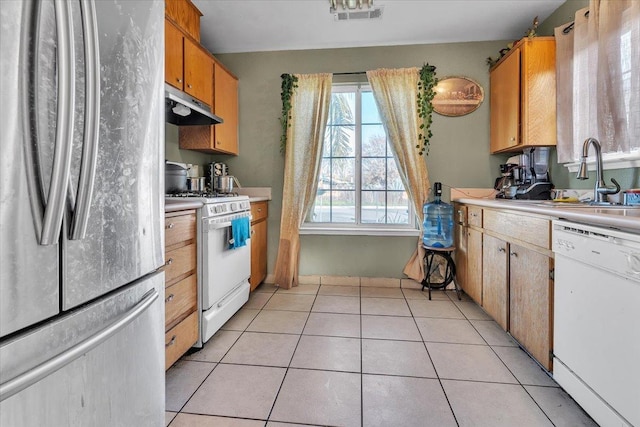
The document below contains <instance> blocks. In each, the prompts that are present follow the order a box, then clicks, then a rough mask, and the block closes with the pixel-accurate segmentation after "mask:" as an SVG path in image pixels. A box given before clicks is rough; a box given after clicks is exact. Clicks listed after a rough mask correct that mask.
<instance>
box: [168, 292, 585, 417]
mask: <svg viewBox="0 0 640 427" xmlns="http://www.w3.org/2000/svg"><path fill="white" fill-rule="evenodd" d="M166 379H167V384H166V409H167V412H166V424H167V425H170V426H171V427H181V426H196V427H198V426H202V427H209V426H216V427H217V426H220V427H244V426H246V427H253V426H263V427H265V426H266V427H293V426H296V425H304V426H366V427H368V426H385V427H387V426H398V427H405V426H421V427H423V426H437V427H440V426H491V427H496V426H509V427H510V426H517V427H528V426H554V425H555V426H572V427H573V426H596V424H595V423H594V422H593V420H591V419H590V418H589V416H588V415H587V414H585V412H584V411H583V410H582V409H581V408H580V407H579V406H578V405H577V404H576V403H575V402H574V401H573V400H572V399H571V397H570V396H568V395H567V394H566V393H565V392H564V391H563V390H562V389H561V388H559V387H558V385H557V384H556V383H555V382H554V381H553V379H551V378H550V377H549V376H548V375H547V374H546V373H545V372H544V371H543V370H542V369H541V368H540V367H539V366H538V365H537V364H536V363H535V362H534V361H533V360H532V359H531V358H530V357H529V356H528V355H527V354H526V353H525V352H524V351H522V350H521V349H520V348H519V347H518V345H517V343H515V342H514V341H513V339H512V338H511V337H510V336H509V335H508V334H506V333H505V332H504V331H503V330H502V329H501V328H500V327H499V326H498V325H497V324H496V323H495V322H494V321H492V320H491V319H490V318H489V317H488V316H487V315H486V314H485V313H484V311H482V309H481V308H480V307H478V306H477V305H476V304H475V303H474V302H472V301H471V300H469V299H468V297H466V296H465V295H463V300H462V301H458V300H457V298H456V295H455V293H454V292H442V291H435V292H434V293H433V299H432V301H429V300H428V299H427V297H426V293H423V292H421V291H419V290H415V289H399V288H397V289H393V288H388V287H385V288H376V287H362V288H360V287H354V286H343V285H324V286H318V285H300V286H299V287H297V288H294V289H293V290H288V291H287V290H282V289H278V288H277V287H274V286H272V285H261V286H260V287H258V289H257V290H256V292H254V293H252V294H251V297H250V299H249V302H248V303H247V304H246V305H245V306H244V307H243V308H242V309H241V310H240V311H239V312H238V313H236V315H235V316H234V317H233V318H232V319H230V320H229V322H227V323H226V324H225V325H224V326H223V327H222V329H221V330H220V331H218V332H217V333H216V334H215V335H214V336H213V338H212V339H211V340H210V341H209V342H208V343H207V344H206V345H205V346H204V348H203V349H201V350H199V351H191V352H190V353H188V354H187V355H185V356H184V357H182V358H181V360H180V361H178V362H177V363H176V364H175V365H174V366H173V367H171V369H169V370H168V371H167V377H166Z"/></svg>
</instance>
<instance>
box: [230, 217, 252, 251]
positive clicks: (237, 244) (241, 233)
mask: <svg viewBox="0 0 640 427" xmlns="http://www.w3.org/2000/svg"><path fill="white" fill-rule="evenodd" d="M250 228H251V224H250V222H249V217H246V216H245V217H242V218H236V219H233V220H231V235H232V236H233V239H232V240H231V241H230V242H229V249H237V248H241V247H243V246H247V239H249V237H250V232H251V230H250Z"/></svg>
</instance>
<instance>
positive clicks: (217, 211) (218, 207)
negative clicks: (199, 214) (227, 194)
mask: <svg viewBox="0 0 640 427" xmlns="http://www.w3.org/2000/svg"><path fill="white" fill-rule="evenodd" d="M214 208H215V211H216V213H220V211H221V210H222V209H220V208H222V206H214Z"/></svg>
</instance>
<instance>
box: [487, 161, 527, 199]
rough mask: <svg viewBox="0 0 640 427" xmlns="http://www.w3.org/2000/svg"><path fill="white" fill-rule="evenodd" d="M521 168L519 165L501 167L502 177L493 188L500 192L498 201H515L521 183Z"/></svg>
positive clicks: (508, 164)
mask: <svg viewBox="0 0 640 427" xmlns="http://www.w3.org/2000/svg"><path fill="white" fill-rule="evenodd" d="M520 177H521V173H520V166H519V165H518V164H517V163H503V164H501V165H500V176H499V177H498V178H496V181H495V183H494V185H493V188H494V189H496V190H498V194H496V198H497V199H513V198H514V197H515V196H516V192H517V190H518V186H519V185H520V184H522V182H521V179H520Z"/></svg>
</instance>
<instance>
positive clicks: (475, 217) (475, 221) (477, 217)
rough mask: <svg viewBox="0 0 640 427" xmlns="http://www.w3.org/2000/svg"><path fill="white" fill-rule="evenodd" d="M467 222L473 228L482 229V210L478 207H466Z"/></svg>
mask: <svg viewBox="0 0 640 427" xmlns="http://www.w3.org/2000/svg"><path fill="white" fill-rule="evenodd" d="M467 211H468V212H467V222H468V223H469V225H473V226H475V227H482V208H480V207H478V206H468V209H467Z"/></svg>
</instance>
